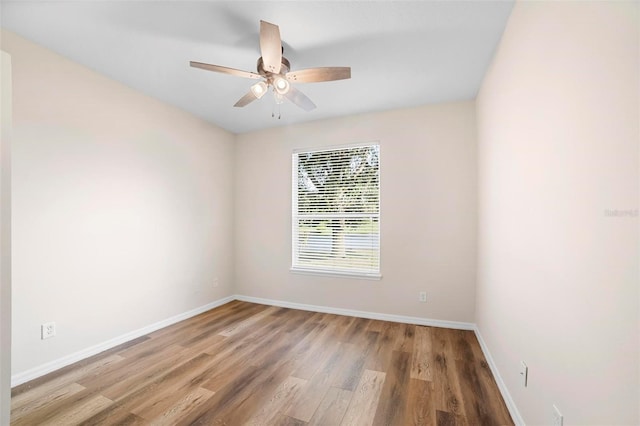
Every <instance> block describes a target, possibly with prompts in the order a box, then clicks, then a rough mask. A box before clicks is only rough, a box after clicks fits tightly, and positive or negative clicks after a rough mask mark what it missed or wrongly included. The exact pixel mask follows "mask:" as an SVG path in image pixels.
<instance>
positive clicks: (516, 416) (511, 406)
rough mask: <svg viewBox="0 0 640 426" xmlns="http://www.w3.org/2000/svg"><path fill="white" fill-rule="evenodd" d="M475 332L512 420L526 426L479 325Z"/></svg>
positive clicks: (476, 326) (519, 425) (518, 424)
mask: <svg viewBox="0 0 640 426" xmlns="http://www.w3.org/2000/svg"><path fill="white" fill-rule="evenodd" d="M473 331H474V332H475V333H476V337H477V339H478V342H479V343H480V348H481V349H482V352H483V353H484V357H485V358H486V359H487V363H488V364H489V368H491V373H493V377H494V379H495V380H496V383H497V384H498V389H500V393H501V394H502V399H504V402H505V404H507V409H508V410H509V414H511V418H512V419H513V422H514V423H515V424H516V425H517V426H525V423H524V420H523V419H522V416H521V415H520V411H518V407H516V404H515V402H513V398H511V394H510V393H509V389H507V385H506V384H505V383H504V380H502V376H500V372H499V371H498V366H497V365H496V363H495V362H494V360H493V357H492V356H491V352H489V348H488V347H487V344H486V343H485V341H484V339H483V338H482V334H480V329H479V328H478V325H477V324H476V325H475V327H474V329H473Z"/></svg>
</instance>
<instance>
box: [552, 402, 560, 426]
mask: <svg viewBox="0 0 640 426" xmlns="http://www.w3.org/2000/svg"><path fill="white" fill-rule="evenodd" d="M552 407H553V423H552V424H553V426H562V413H560V410H558V407H556V406H555V405H552Z"/></svg>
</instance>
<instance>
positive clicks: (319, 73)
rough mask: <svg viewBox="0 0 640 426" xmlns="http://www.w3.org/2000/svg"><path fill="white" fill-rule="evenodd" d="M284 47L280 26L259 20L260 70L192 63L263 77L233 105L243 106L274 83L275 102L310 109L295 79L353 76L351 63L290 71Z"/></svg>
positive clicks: (232, 72)
mask: <svg viewBox="0 0 640 426" xmlns="http://www.w3.org/2000/svg"><path fill="white" fill-rule="evenodd" d="M283 50H284V49H283V48H282V40H281V38H280V28H279V27H278V26H277V25H275V24H271V23H269V22H266V21H260V53H261V55H262V56H261V57H260V58H258V63H257V67H256V68H257V73H254V72H249V71H242V70H238V69H235V68H228V67H223V66H220V65H212V64H206V63H203V62H195V61H191V62H190V63H189V64H190V65H191V66H192V67H194V68H200V69H204V70H207V71H214V72H219V73H223V74H230V75H235V76H238V77H244V78H251V79H260V80H261V81H260V82H258V83H256V84H254V85H253V86H251V88H250V89H249V92H248V93H247V94H245V95H244V96H243V97H242V98H240V99H239V100H238V102H236V103H235V105H234V107H244V106H246V105H248V104H250V103H251V102H253V101H255V100H257V99H261V98H262V97H263V96H264V95H265V93H267V91H268V90H269V87H272V88H273V94H274V98H275V101H276V104H281V103H282V102H283V98H286V99H288V100H289V101H290V102H292V103H293V104H295V105H297V106H298V107H300V108H302V109H304V110H305V111H311V110H313V109H315V108H316V105H315V104H314V103H313V101H311V99H309V98H308V97H307V95H305V94H304V93H302V92H301V91H300V90H298V89H296V88H295V87H293V85H292V84H291V83H292V82H296V83H316V82H322V81H335V80H345V79H349V78H351V68H350V67H319V68H308V69H303V70H298V71H290V69H291V64H290V63H289V60H288V59H287V58H285V57H284V56H282V53H283Z"/></svg>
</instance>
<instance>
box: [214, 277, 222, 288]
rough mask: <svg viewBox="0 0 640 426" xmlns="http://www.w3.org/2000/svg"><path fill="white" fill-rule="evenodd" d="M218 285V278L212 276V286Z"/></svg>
mask: <svg viewBox="0 0 640 426" xmlns="http://www.w3.org/2000/svg"><path fill="white" fill-rule="evenodd" d="M219 285H220V281H218V278H214V279H213V286H214V287H218V286H219Z"/></svg>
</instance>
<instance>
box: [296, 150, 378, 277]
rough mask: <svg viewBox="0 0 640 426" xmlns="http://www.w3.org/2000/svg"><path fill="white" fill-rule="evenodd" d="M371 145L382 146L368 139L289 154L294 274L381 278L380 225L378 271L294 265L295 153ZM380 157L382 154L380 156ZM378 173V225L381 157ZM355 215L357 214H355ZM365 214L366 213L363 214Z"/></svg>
mask: <svg viewBox="0 0 640 426" xmlns="http://www.w3.org/2000/svg"><path fill="white" fill-rule="evenodd" d="M372 145H378V147H379V148H380V149H382V146H381V144H380V141H377V140H376V141H369V142H357V143H350V144H341V145H330V146H324V147H322V148H298V149H294V150H293V152H292V154H293V155H292V156H291V194H290V196H291V216H290V219H291V228H290V229H291V265H292V266H291V268H290V269H289V271H290V272H291V273H294V274H301V275H312V276H325V277H340V278H353V279H365V280H372V281H379V280H381V279H382V245H381V239H382V228H381V227H380V230H379V232H378V265H379V266H378V272H377V273H374V272H364V271H362V272H359V271H346V270H345V271H340V270H337V269H334V270H328V269H314V268H308V267H306V268H305V267H300V266H294V264H295V260H296V258H297V253H296V252H295V251H294V249H297V245H296V244H295V241H296V240H297V238H298V234H297V227H295V226H294V224H295V216H294V212H295V211H296V210H297V205H298V200H297V198H296V197H294V196H293V195H294V194H297V181H298V170H297V168H296V155H297V154H301V153H305V152H324V151H334V150H339V149H348V148H358V147H364V146H372ZM380 157H382V155H381V156H380ZM378 173H379V179H380V181H379V183H378V185H379V186H380V187H379V189H378V191H379V193H378V214H377V217H378V221H379V222H378V223H380V226H381V225H382V223H381V222H380V218H381V216H382V165H381V159H380V158H378ZM356 215H357V214H356ZM365 215H366V214H365ZM366 216H371V215H366Z"/></svg>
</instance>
